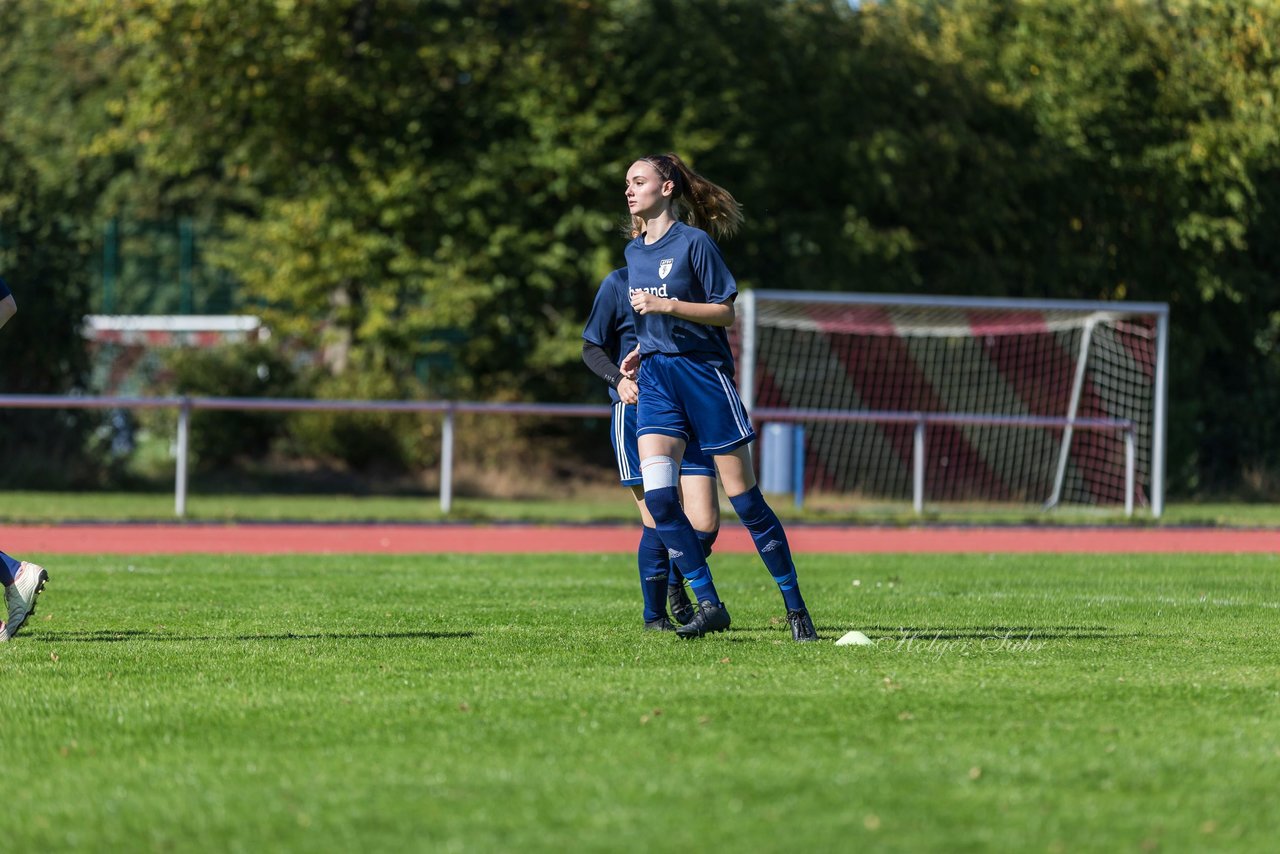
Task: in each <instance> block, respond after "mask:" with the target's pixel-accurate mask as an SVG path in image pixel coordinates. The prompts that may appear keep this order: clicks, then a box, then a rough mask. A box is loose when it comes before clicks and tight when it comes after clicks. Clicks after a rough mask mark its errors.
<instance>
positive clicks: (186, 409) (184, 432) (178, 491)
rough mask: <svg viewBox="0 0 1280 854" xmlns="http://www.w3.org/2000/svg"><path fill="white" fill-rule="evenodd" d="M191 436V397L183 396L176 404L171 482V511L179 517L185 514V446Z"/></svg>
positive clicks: (188, 443) (186, 446) (183, 516)
mask: <svg viewBox="0 0 1280 854" xmlns="http://www.w3.org/2000/svg"><path fill="white" fill-rule="evenodd" d="M190 436H191V399H190V398H187V397H184V398H182V402H181V403H179V404H178V443H177V444H178V447H177V449H176V450H175V451H174V455H175V456H176V458H177V465H176V466H175V472H176V473H175V474H174V483H173V512H174V515H175V516H177V517H178V518H179V519H182V518H185V517H186V515H187V448H188V446H189V445H190Z"/></svg>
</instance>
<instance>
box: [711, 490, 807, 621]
mask: <svg viewBox="0 0 1280 854" xmlns="http://www.w3.org/2000/svg"><path fill="white" fill-rule="evenodd" d="M729 503H730V504H732V505H733V509H734V510H736V511H737V513H738V518H739V519H741V520H742V524H744V525H746V526H747V530H748V531H749V532H750V533H751V539H752V540H753V541H754V542H755V544H756V551H758V552H759V553H760V559H761V560H763V561H764V565H765V567H766V568H768V570H769V574H770V575H772V576H773V580H774V581H776V582H777V583H778V590H780V591H781V592H782V601H784V602H786V603H787V610H789V611H799V610H802V609H803V608H804V597H802V596H801V595H800V582H799V581H798V580H797V579H796V565H795V563H793V562H792V560H791V546H789V545H788V544H787V533H786V531H784V530H782V523H781V522H780V521H778V516H777V514H775V513H774V512H773V508H771V507H770V506H769V505H768V504H767V503H766V502H765V500H764V496H763V495H761V494H760V487H758V486H753V487H751V489H749V490H747V491H746V492H744V493H742V494H741V495H735V496H734V497H732V498H730V499H729Z"/></svg>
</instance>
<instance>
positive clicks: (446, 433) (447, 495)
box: [440, 406, 453, 516]
mask: <svg viewBox="0 0 1280 854" xmlns="http://www.w3.org/2000/svg"><path fill="white" fill-rule="evenodd" d="M452 507H453V407H452V406H450V407H449V408H448V409H446V410H445V411H444V429H443V431H442V435H441V437H440V512H441V513H443V514H444V515H445V516H448V515H449V510H450V509H451V508H452Z"/></svg>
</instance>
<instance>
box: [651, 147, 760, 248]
mask: <svg viewBox="0 0 1280 854" xmlns="http://www.w3.org/2000/svg"><path fill="white" fill-rule="evenodd" d="M640 159H641V160H643V161H644V162H645V163H648V164H649V165H650V166H652V167H653V168H654V169H655V170H656V171H657V173H658V176H659V177H661V178H662V180H663V181H670V182H671V183H672V184H674V185H675V189H674V190H673V191H672V193H671V198H672V201H673V202H674V203H675V206H676V212H677V214H679V215H683V218H684V219H685V220H686V221H687V222H688V223H689V224H690V225H692V226H694V227H696V228H700V229H702V230H703V231H705V232H707V233H708V234H710V235H711V236H712V237H715V238H717V239H719V238H722V237H732V236H733V235H734V234H735V233H736V232H737V231H738V228H739V226H741V225H742V205H740V204H739V203H738V200H737V199H735V198H734V197H733V195H732V194H731V193H730V192H729V191H728V190H726V189H725V188H724V187H721V186H719V185H717V184H713V183H711V182H710V181H708V180H707V179H706V178H703V177H702V176H701V175H699V174H698V173H697V172H694V171H693V170H692V169H690V168H689V167H688V166H686V165H685V163H684V161H683V160H681V159H680V158H679V156H677V155H675V154H654V155H650V156H648V157H641V158H640ZM633 220H634V217H633ZM632 231H633V234H639V230H638V229H637V228H636V223H634V222H633V223H632Z"/></svg>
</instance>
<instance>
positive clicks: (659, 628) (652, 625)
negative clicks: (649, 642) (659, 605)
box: [644, 614, 676, 632]
mask: <svg viewBox="0 0 1280 854" xmlns="http://www.w3.org/2000/svg"><path fill="white" fill-rule="evenodd" d="M644 630H645V631H646V632H674V631H675V630H676V627H675V624H674V623H672V622H671V621H670V620H668V619H667V615H666V614H663V615H662V616H661V617H659V618H658V619H656V620H649V621H648V622H646V623H645V624H644Z"/></svg>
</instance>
